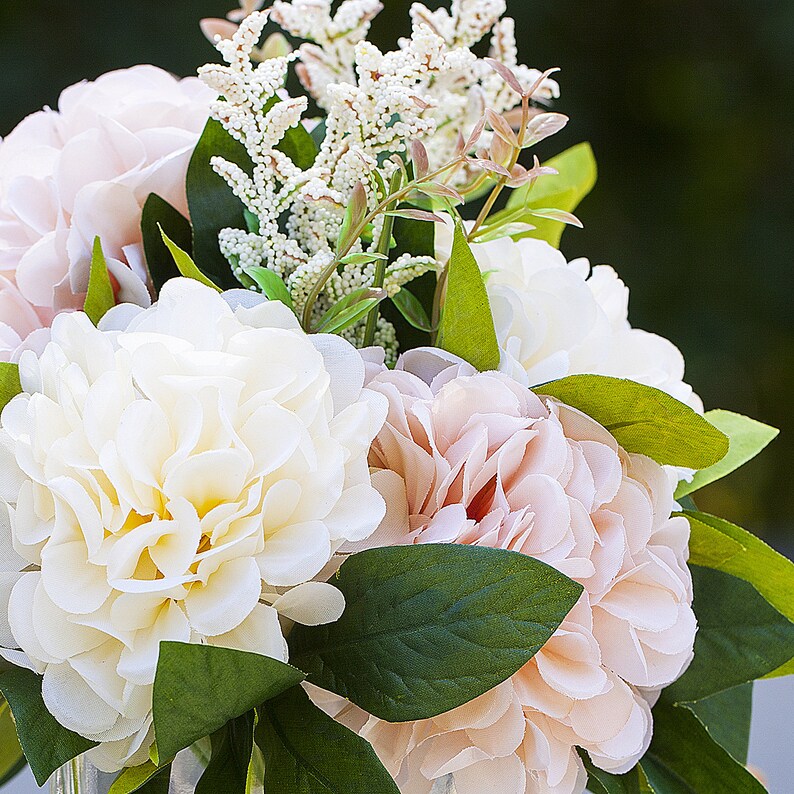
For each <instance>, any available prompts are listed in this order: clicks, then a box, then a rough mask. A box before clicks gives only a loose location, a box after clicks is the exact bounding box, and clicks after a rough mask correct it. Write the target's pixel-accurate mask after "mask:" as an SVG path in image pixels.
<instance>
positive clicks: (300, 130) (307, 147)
mask: <svg viewBox="0 0 794 794" xmlns="http://www.w3.org/2000/svg"><path fill="white" fill-rule="evenodd" d="M276 148H277V149H278V150H279V151H280V152H284V154H286V155H287V157H289V159H290V160H292V162H293V163H295V165H296V166H298V168H300V169H301V171H307V170H308V169H309V168H311V167H312V166H313V165H314V161H315V160H316V159H317V152H318V151H319V148H320V147H319V146H318V145H317V143H316V142H315V140H314V138H313V137H312V135H311V133H310V132H309V131H308V130H307V129H306V127H304V126H303V124H298V125H297V126H296V127H290V128H289V129H288V130H287V131H286V132H285V133H284V137H283V138H282V139H281V143H279V144H278V146H276Z"/></svg>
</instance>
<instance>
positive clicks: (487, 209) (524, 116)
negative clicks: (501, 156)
mask: <svg viewBox="0 0 794 794" xmlns="http://www.w3.org/2000/svg"><path fill="white" fill-rule="evenodd" d="M521 111H522V113H521V130H520V131H519V133H518V147H517V148H516V149H514V150H513V156H512V157H511V158H510V165H508V166H507V170H508V171H511V172H512V170H513V169H514V168H515V167H516V163H518V158H519V157H520V156H521V152H522V150H523V147H524V141H525V139H526V134H527V124H528V123H529V97H528V96H525V97H523V99H522V100H521ZM508 179H509V177H506V176H502V177H500V178H499V181H498V182H497V183H496V187H494V189H493V191H492V192H491V195H490V196H488V201H486V202H485V205H484V206H483V208H482V210H480V214H479V215H478V216H477V220H476V221H475V222H474V226H473V227H472V228H471V231H470V232H469V234H468V237H467V240H468V242H472V241H473V240H474V238H475V237H476V236H477V232H478V231H479V229H480V227H481V226H482V225H483V224H484V223H485V221H487V220H488V216H489V215H490V214H491V210H492V209H493V208H494V204H496V201H497V199H498V198H499V196H500V195H501V194H502V191H503V190H504V189H505V185H507V181H508Z"/></svg>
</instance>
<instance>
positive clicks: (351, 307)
mask: <svg viewBox="0 0 794 794" xmlns="http://www.w3.org/2000/svg"><path fill="white" fill-rule="evenodd" d="M385 298H386V291H385V290H382V289H372V288H371V287H362V288H361V289H357V290H353V292H351V293H349V294H348V295H345V297H344V298H342V300H340V301H339V302H338V303H336V304H334V305H333V306H332V307H331V308H330V309H329V310H328V311H327V312H326V313H325V314H324V315H323V316H322V317H321V318H320V321H319V323H317V327H316V328H315V329H314V330H315V331H316V332H317V333H320V334H336V333H339V332H340V331H343V330H344V329H345V328H349V327H350V326H351V325H355V324H356V323H357V322H358V321H359V320H361V319H363V318H364V317H366V316H367V314H369V312H370V310H371V309H372V308H373V307H375V306H377V305H378V304H379V303H380V302H381V301H383V300H385Z"/></svg>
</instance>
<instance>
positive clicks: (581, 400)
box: [535, 375, 728, 469]
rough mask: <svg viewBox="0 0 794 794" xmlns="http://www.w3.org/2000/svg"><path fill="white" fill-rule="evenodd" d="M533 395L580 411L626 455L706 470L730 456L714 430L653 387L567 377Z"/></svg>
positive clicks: (722, 438)
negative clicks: (625, 452) (725, 456)
mask: <svg viewBox="0 0 794 794" xmlns="http://www.w3.org/2000/svg"><path fill="white" fill-rule="evenodd" d="M535 391H536V392H538V394H543V395H546V396H548V397H555V398H556V399H558V400H560V401H561V402H563V403H565V404H566V405H570V406H572V407H573V408H578V409H579V410H580V411H582V412H583V413H586V414H587V415H588V416H591V417H592V418H593V419H595V420H596V422H598V423H599V424H601V425H603V426H604V427H605V428H606V429H607V430H609V432H610V433H612V435H613V436H614V437H615V438H616V439H617V440H618V443H620V445H621V446H622V447H623V448H624V449H626V450H627V451H628V452H638V453H640V454H642V455H647V456H648V457H649V458H653V459H654V460H655V461H656V462H657V463H661V464H663V465H669V466H685V467H687V468H689V469H704V468H706V467H707V466H712V465H713V464H715V463H716V462H717V461H719V460H721V459H722V458H723V457H724V455H725V453H726V452H727V451H728V439H727V438H726V436H724V435H723V434H722V433H721V432H720V431H719V430H717V428H716V427H714V426H713V425H711V424H709V423H708V422H707V421H706V420H705V419H704V418H703V417H702V416H700V415H699V414H697V413H695V411H693V410H692V409H691V408H690V407H689V406H687V405H684V404H683V403H681V402H678V400H676V399H674V398H673V397H671V396H670V395H669V394H667V393H666V392H663V391H660V390H659V389H654V388H652V387H651V386H643V385H642V384H641V383H635V382H634V381H631V380H622V379H619V378H608V377H604V376H602V375H571V376H570V377H567V378H563V379H562V380H557V381H553V382H552V383H547V384H544V385H543V386H538V387H537V388H536V389H535Z"/></svg>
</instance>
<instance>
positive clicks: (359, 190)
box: [336, 182, 367, 253]
mask: <svg viewBox="0 0 794 794" xmlns="http://www.w3.org/2000/svg"><path fill="white" fill-rule="evenodd" d="M366 216H367V191H366V190H365V188H364V185H363V183H362V182H356V186H355V187H354V188H353V194H352V196H351V197H350V202H349V203H348V205H347V209H346V210H345V217H344V219H343V220H342V226H341V227H340V229H339V238H338V240H337V242H336V250H337V253H341V252H342V251H344V250H346V249H350V247H351V246H352V245H353V244H354V243H355V241H356V240H357V239H358V234H357V230H358V228H359V227H360V226H361V224H362V222H363V221H364V218H366Z"/></svg>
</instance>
